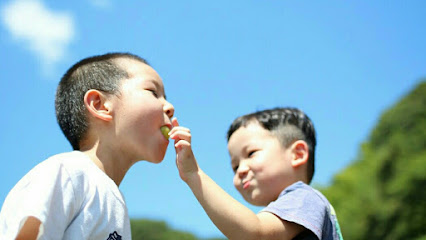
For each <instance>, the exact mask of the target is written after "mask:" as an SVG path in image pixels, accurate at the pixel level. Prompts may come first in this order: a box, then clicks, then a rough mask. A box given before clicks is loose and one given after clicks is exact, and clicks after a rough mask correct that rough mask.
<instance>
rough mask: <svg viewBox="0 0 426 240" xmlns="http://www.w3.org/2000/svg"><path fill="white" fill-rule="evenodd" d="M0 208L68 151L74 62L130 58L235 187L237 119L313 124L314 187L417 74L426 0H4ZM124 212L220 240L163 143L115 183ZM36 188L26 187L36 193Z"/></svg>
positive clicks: (0, 11)
mask: <svg viewBox="0 0 426 240" xmlns="http://www.w3.org/2000/svg"><path fill="white" fill-rule="evenodd" d="M0 17H1V18H0V20H1V22H0V80H1V83H2V85H3V87H1V88H0V102H1V103H2V114H1V115H2V116H3V117H1V118H0V143H1V144H0V154H1V159H2V167H1V169H0V174H1V181H0V204H3V201H4V199H5V197H6V195H7V193H8V192H9V190H10V189H11V188H12V187H13V186H14V184H15V183H16V182H17V181H18V180H19V179H20V178H21V177H22V176H23V175H24V174H25V173H26V172H28V171H29V170H30V169H31V168H32V167H34V166H35V165H36V164H37V163H39V162H40V161H42V160H44V159H45V158H47V157H49V156H50V155H53V154H56V153H60V152H64V151H70V150H71V146H70V145H69V143H68V142H67V141H66V139H65V137H64V136H63V135H62V133H61V131H60V129H59V127H58V125H57V123H56V119H55V114H54V95H55V90H56V86H57V84H58V81H59V79H60V77H61V76H62V74H63V73H64V72H65V71H66V70H67V69H68V68H69V67H70V66H71V65H72V64H74V63H75V62H77V61H78V60H80V59H82V58H84V57H88V56H91V55H96V54H102V53H106V52H113V51H126V52H132V53H135V54H138V55H140V56H142V57H144V58H146V59H148V61H149V62H150V63H151V65H152V66H153V67H154V68H155V69H156V70H157V71H158V73H159V74H160V75H161V77H162V78H163V81H164V84H165V89H166V94H167V97H168V99H169V100H170V102H172V103H173V104H174V106H175V109H176V114H175V115H176V116H177V117H178V118H179V122H180V123H181V125H184V126H187V127H189V128H190V129H191V132H192V134H193V147H194V152H195V154H196V157H197V159H198V161H199V164H200V166H201V167H202V168H203V169H204V171H205V172H206V173H207V174H209V175H210V176H211V177H212V178H213V179H214V180H215V181H216V182H217V183H218V184H219V185H220V186H222V187H223V188H224V189H225V190H226V191H227V192H228V193H230V194H231V195H232V196H234V197H235V198H236V199H238V200H239V201H241V202H242V203H243V204H245V205H247V206H249V207H250V208H251V209H253V211H258V210H259V209H260V208H256V207H251V206H250V205H248V204H247V203H246V202H244V200H243V199H242V198H241V197H240V196H239V194H238V193H237V191H236V190H235V189H234V188H233V185H232V170H231V166H230V160H229V157H228V153H227V149H226V139H225V134H226V131H227V128H228V126H229V124H230V123H231V122H232V120H233V119H234V118H235V117H237V116H240V115H242V114H246V113H249V112H253V111H256V110H261V109H265V108H270V107H275V106H295V107H299V108H301V109H302V110H304V111H305V112H306V113H307V114H308V115H309V116H310V117H311V119H312V120H313V121H314V124H315V127H316V129H317V138H318V147H317V154H316V158H317V163H316V164H317V165H316V169H317V170H316V174H315V176H314V183H315V184H323V185H324V184H328V183H330V181H331V180H332V178H333V175H334V174H336V173H337V172H339V171H340V170H342V169H343V168H345V166H347V165H348V164H349V163H351V161H353V160H355V159H356V157H357V154H358V152H359V146H360V144H361V143H362V142H364V141H366V140H367V139H368V134H369V132H370V131H371V130H372V128H373V127H374V125H375V124H376V122H377V121H378V119H379V117H380V115H381V113H383V111H384V110H385V109H387V108H388V107H390V106H392V104H394V103H395V102H397V101H398V100H399V99H400V98H401V97H402V96H404V95H405V94H406V93H408V92H409V91H410V90H411V89H412V88H413V87H415V86H416V85H417V84H418V83H419V81H421V79H422V78H424V77H426V47H425V42H426V28H425V26H424V24H425V23H426V2H425V1H422V0H417V1H416V0H413V1H385V0H381V1H304V0H300V1H246V0H245V1H243V0H235V1H223V0H217V1H161V0H160V1H112V0H76V1H53V0H51V1H46V0H45V1H42V0H25V1H17V0H6V1H2V2H1V3H0ZM120 189H121V191H122V192H123V194H124V196H125V198H126V200H127V203H128V209H129V214H130V216H131V217H135V218H136V217H141V218H151V219H156V220H164V221H166V222H167V223H168V224H170V225H171V227H173V228H176V229H179V230H188V231H191V232H193V233H195V234H197V235H198V236H200V237H212V236H222V235H221V233H220V232H219V231H218V230H217V229H216V228H215V226H214V225H213V224H212V223H211V222H210V220H209V219H208V217H207V215H206V214H205V213H204V212H203V210H202V208H201V207H200V206H199V205H198V202H197V201H196V199H195V198H194V197H193V196H192V193H191V192H190V189H189V188H188V187H187V186H186V185H185V184H184V183H183V182H182V181H181V180H180V178H179V176H178V172H177V170H176V167H175V162H174V150H173V148H172V146H170V147H169V150H168V152H167V154H166V157H165V159H164V161H163V162H162V163H161V164H158V165H153V164H149V163H146V162H139V163H137V164H136V165H134V166H133V167H132V169H131V170H130V171H129V172H128V175H127V176H126V177H125V178H124V180H123V182H122V184H121V186H120ZM35 197H36V196H35Z"/></svg>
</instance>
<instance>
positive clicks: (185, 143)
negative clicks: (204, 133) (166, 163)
mask: <svg viewBox="0 0 426 240" xmlns="http://www.w3.org/2000/svg"><path fill="white" fill-rule="evenodd" d="M172 125H173V128H172V130H171V131H170V133H169V135H170V138H171V139H174V140H175V150H176V165H177V167H178V170H179V175H180V178H182V180H184V181H185V182H187V181H188V180H189V178H190V177H191V175H194V174H195V175H196V174H198V169H199V168H198V164H197V160H195V157H194V153H193V152H192V148H191V132H190V130H189V129H188V128H185V127H181V126H179V123H178V121H177V119H176V118H174V119H172Z"/></svg>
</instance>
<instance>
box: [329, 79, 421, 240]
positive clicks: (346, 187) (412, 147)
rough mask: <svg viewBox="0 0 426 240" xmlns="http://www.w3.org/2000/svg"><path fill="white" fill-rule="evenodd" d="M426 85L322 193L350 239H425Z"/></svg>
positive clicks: (395, 110)
mask: <svg viewBox="0 0 426 240" xmlns="http://www.w3.org/2000/svg"><path fill="white" fill-rule="evenodd" d="M425 186H426V81H421V82H420V84H419V85H418V86H417V87H416V88H415V89H413V90H412V91H411V93H409V94H407V95H406V96H405V97H404V98H403V99H402V100H401V101H400V102H398V103H397V104H396V105H395V106H393V107H391V108H390V109H388V110H387V111H386V112H385V113H384V114H383V115H382V116H381V118H380V120H379V122H378V124H377V125H376V127H375V128H374V130H373V131H372V133H371V135H370V137H369V139H368V141H366V142H365V143H363V144H362V146H361V149H360V153H359V156H358V157H357V159H356V160H355V161H354V162H353V163H352V164H351V165H350V166H349V167H347V168H346V169H344V170H343V171H342V172H341V173H339V174H337V175H336V176H335V177H334V179H333V181H332V184H331V185H330V186H329V187H327V188H324V189H322V192H323V193H324V194H325V195H326V196H327V197H328V198H329V200H330V201H331V203H332V204H333V205H334V207H335V209H336V211H337V215H338V218H339V222H340V225H341V228H342V232H343V236H344V237H345V238H347V239H354V240H357V239H384V240H386V239H426V228H425V226H426V211H425V210H426V207H425V206H426V204H425V203H426V202H425V201H426V188H425Z"/></svg>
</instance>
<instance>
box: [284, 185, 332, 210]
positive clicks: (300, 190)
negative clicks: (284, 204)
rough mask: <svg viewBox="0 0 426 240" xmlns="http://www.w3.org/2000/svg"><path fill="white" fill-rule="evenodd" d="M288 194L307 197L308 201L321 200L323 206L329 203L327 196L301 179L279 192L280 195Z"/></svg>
mask: <svg viewBox="0 0 426 240" xmlns="http://www.w3.org/2000/svg"><path fill="white" fill-rule="evenodd" d="M284 195H288V196H292V197H294V196H299V197H300V198H306V199H309V201H314V202H322V203H323V204H324V205H325V206H328V205H329V204H330V203H329V202H328V200H327V198H326V197H325V196H324V195H323V194H322V193H321V192H320V191H319V190H317V189H315V188H314V187H312V186H311V185H308V184H306V183H304V182H302V181H298V182H295V183H293V184H292V185H290V186H288V187H287V188H286V189H284V191H283V192H281V194H280V197H282V196H284Z"/></svg>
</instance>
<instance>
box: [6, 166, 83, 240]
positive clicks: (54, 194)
mask: <svg viewBox="0 0 426 240" xmlns="http://www.w3.org/2000/svg"><path fill="white" fill-rule="evenodd" d="M75 197H76V196H74V190H73V183H72V181H71V178H70V177H69V173H68V172H67V170H66V169H65V168H64V167H63V166H62V165H61V164H59V163H58V164H56V163H53V164H52V163H50V164H46V163H42V164H41V165H39V166H37V167H36V168H34V169H33V170H31V171H30V172H29V173H28V174H27V175H26V176H24V177H23V178H22V179H21V180H20V181H19V182H18V183H17V185H16V186H15V187H14V188H13V189H12V190H11V192H10V193H9V195H8V196H7V198H6V200H5V203H4V204H3V207H2V213H1V215H2V216H1V218H0V219H1V221H0V222H1V224H2V225H3V226H2V227H6V230H5V231H7V233H6V235H10V236H13V238H14V237H15V236H16V234H17V232H18V231H19V226H21V224H22V223H23V222H24V221H25V219H26V218H27V217H29V216H34V217H36V218H38V219H39V220H40V221H41V222H42V229H44V231H43V232H49V233H50V234H52V235H53V236H57V237H58V238H60V236H62V235H63V233H64V231H65V229H66V227H67V225H68V224H69V222H71V221H72V217H73V215H74V213H75V212H76V211H78V206H76V201H75Z"/></svg>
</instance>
